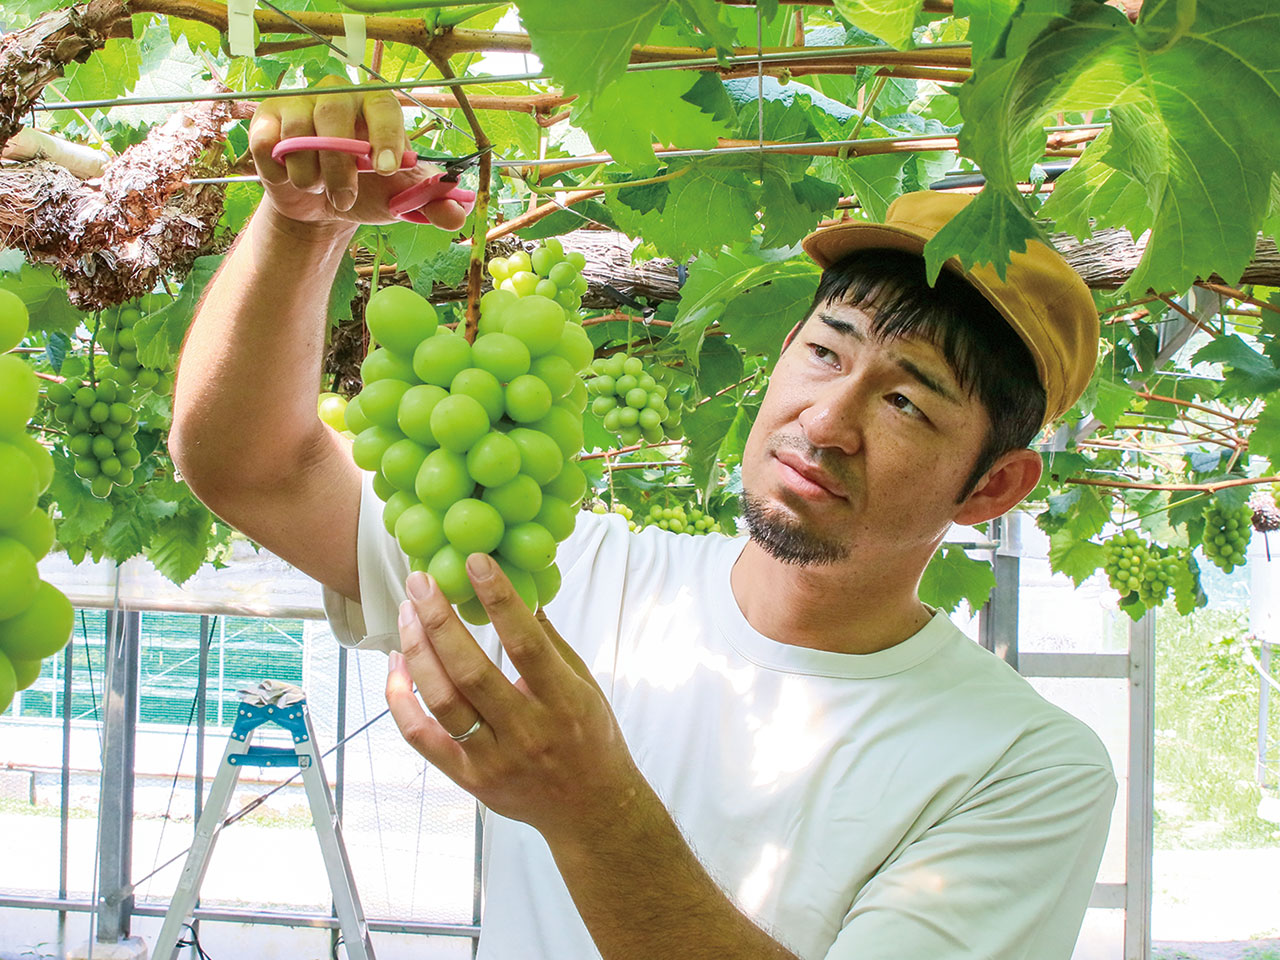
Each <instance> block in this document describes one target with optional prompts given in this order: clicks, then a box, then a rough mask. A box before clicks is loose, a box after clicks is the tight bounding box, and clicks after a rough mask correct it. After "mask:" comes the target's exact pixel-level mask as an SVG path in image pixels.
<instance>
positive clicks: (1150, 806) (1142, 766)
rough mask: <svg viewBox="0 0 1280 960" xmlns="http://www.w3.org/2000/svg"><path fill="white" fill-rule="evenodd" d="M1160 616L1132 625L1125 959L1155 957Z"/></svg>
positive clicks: (1150, 615) (1148, 615)
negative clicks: (1153, 893)
mask: <svg viewBox="0 0 1280 960" xmlns="http://www.w3.org/2000/svg"><path fill="white" fill-rule="evenodd" d="M1155 638H1156V615H1155V611H1154V610H1149V611H1147V613H1146V615H1144V616H1143V618H1142V619H1141V620H1138V621H1135V622H1134V623H1132V624H1130V626H1129V796H1128V816H1127V820H1126V830H1125V833H1126V843H1125V849H1126V854H1125V886H1124V900H1125V904H1124V955H1125V960H1151V885H1152V879H1151V854H1152V848H1153V847H1154V815H1153V814H1154V809H1155V782H1154V780H1155V714H1156V691H1155V674H1156V664H1155V647H1156V643H1155Z"/></svg>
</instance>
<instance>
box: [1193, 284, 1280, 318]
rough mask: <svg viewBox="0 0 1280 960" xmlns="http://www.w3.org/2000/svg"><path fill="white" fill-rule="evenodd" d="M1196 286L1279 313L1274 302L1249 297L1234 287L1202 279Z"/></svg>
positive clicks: (1278, 308)
mask: <svg viewBox="0 0 1280 960" xmlns="http://www.w3.org/2000/svg"><path fill="white" fill-rule="evenodd" d="M1196 286H1197V287H1204V288H1205V289H1206V290H1212V291H1213V292H1214V293H1220V294H1222V295H1223V296H1224V297H1230V298H1231V299H1232V300H1239V301H1240V302H1241V303H1251V304H1253V305H1254V306H1255V307H1259V308H1261V309H1263V310H1270V311H1271V312H1272V313H1280V307H1277V306H1276V305H1275V304H1274V303H1267V301H1265V300H1259V299H1257V298H1256V297H1251V296H1249V294H1247V293H1245V292H1243V291H1241V290H1237V289H1236V288H1235V287H1227V286H1223V285H1222V284H1220V283H1208V282H1207V281H1203V280H1202V281H1201V282H1199V283H1197V284H1196Z"/></svg>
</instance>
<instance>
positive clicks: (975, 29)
mask: <svg viewBox="0 0 1280 960" xmlns="http://www.w3.org/2000/svg"><path fill="white" fill-rule="evenodd" d="M1016 7H1017V3H1016V0H956V4H955V16H956V17H957V18H959V17H968V18H969V33H968V36H967V37H966V39H968V41H969V43H970V44H971V52H970V54H969V55H970V57H971V58H972V60H973V64H974V66H977V65H978V63H980V62H981V61H982V59H983V58H984V57H985V56H986V55H987V54H988V53H990V52H991V49H992V48H993V47H994V46H995V44H996V41H997V40H998V39H999V38H1000V33H1001V31H1002V30H1003V29H1004V25H1005V24H1006V23H1008V22H1009V17H1010V15H1011V14H1012V13H1013V11H1014V9H1015V8H1016ZM1055 189H1056V188H1055Z"/></svg>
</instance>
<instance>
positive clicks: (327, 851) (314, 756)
mask: <svg viewBox="0 0 1280 960" xmlns="http://www.w3.org/2000/svg"><path fill="white" fill-rule="evenodd" d="M264 686H265V684H264ZM281 686H283V685H281ZM288 692H289V693H293V694H294V695H296V696H297V697H298V699H296V700H295V701H294V702H292V703H281V702H279V700H277V701H276V702H274V703H273V702H266V703H261V704H255V703H241V704H240V707H239V710H238V711H237V713H236V719H235V723H234V724H233V725H232V727H231V739H230V740H228V741H227V749H226V752H225V753H224V754H223V755H222V763H221V764H220V765H219V767H218V773H217V775H216V776H215V777H214V779H213V784H212V786H211V787H210V788H209V796H208V799H207V800H206V801H205V807H204V810H203V812H202V813H201V814H200V822H199V824H197V825H196V833H195V840H194V842H193V843H192V844H191V850H190V851H189V852H188V854H187V861H186V863H185V864H184V865H183V867H182V876H181V878H180V879H179V880H178V888H177V889H176V890H175V891H174V894H173V899H172V900H171V901H170V903H169V909H168V911H167V912H166V913H165V917H164V925H163V926H162V927H161V929H160V936H159V938H158V939H157V940H156V946H155V950H154V952H153V954H152V956H153V957H154V958H155V960H174V957H176V955H177V949H178V937H179V935H180V934H181V932H182V928H183V926H184V925H185V924H186V923H187V922H188V921H189V920H190V919H191V915H192V911H193V910H194V909H195V905H196V901H197V899H199V896H200V887H201V884H203V882H204V875H205V871H206V870H207V869H208V866H209V858H210V857H211V856H212V854H213V847H214V844H215V843H216V842H217V839H218V834H219V832H220V831H221V829H222V825H223V821H224V820H225V819H226V816H227V807H228V806H229V805H230V803H231V797H232V794H233V793H234V792H235V788H236V784H237V783H238V782H239V780H240V769H241V767H297V768H299V769H300V770H301V772H302V783H303V785H304V786H305V788H306V793H307V802H308V804H309V805H310V807H311V819H312V820H313V821H314V824H315V831H316V835H317V837H318V838H319V840H320V852H321V854H322V855H323V857H324V866H325V871H326V872H327V873H328V874H329V886H330V887H331V888H332V891H333V903H334V910H335V912H336V913H337V915H338V926H339V928H340V929H341V931H342V939H343V943H344V945H345V946H346V948H347V956H348V957H349V958H350V960H374V953H373V944H372V943H371V942H370V941H369V929H368V925H367V924H366V923H365V918H364V910H363V909H362V908H361V906H360V896H359V894H358V893H357V892H356V884H355V879H354V878H353V877H352V875H351V862H350V860H349V859H348V857H347V848H346V845H345V844H344V843H343V841H342V827H341V824H340V823H339V820H338V813H337V808H336V807H335V806H334V803H333V794H331V793H330V792H329V784H328V782H327V781H326V780H325V777H324V766H323V764H322V763H321V759H320V750H319V748H318V747H317V746H316V737H315V729H314V728H313V727H312V725H311V713H310V711H309V710H308V709H307V701H306V698H305V697H304V696H302V692H301V691H300V690H297V688H296V687H294V688H289V691H288ZM281 699H283V700H286V701H287V700H288V699H289V697H288V696H285V697H283V698H281ZM268 723H273V724H275V725H276V726H278V727H282V728H283V729H284V730H286V731H288V733H289V735H290V737H291V738H292V739H293V743H294V747H293V749H290V748H288V747H265V746H263V747H255V746H251V745H250V741H251V740H252V739H253V732H254V731H255V730H256V729H257V728H259V727H261V726H263V725H264V724H268Z"/></svg>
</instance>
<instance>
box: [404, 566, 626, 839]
mask: <svg viewBox="0 0 1280 960" xmlns="http://www.w3.org/2000/svg"><path fill="white" fill-rule="evenodd" d="M467 572H468V574H469V575H470V578H471V581H472V583H473V584H474V586H475V589H476V595H477V596H478V597H479V599H480V601H481V603H483V604H484V607H485V610H486V611H488V614H489V617H490V619H491V620H492V622H493V626H494V629H495V630H496V631H497V634H498V637H499V639H500V640H501V642H502V646H503V648H504V649H505V650H506V653H507V656H508V657H510V659H511V663H512V665H513V666H514V667H515V668H516V670H517V671H518V672H519V674H520V679H519V680H517V681H516V682H515V683H512V682H511V681H510V680H508V679H507V678H506V677H505V676H504V675H503V673H502V671H501V670H500V669H498V667H497V666H496V665H495V664H494V663H493V661H492V660H490V659H489V657H488V656H487V655H486V654H485V652H484V651H483V650H482V649H481V648H480V646H479V644H477V643H476V641H475V639H474V638H473V637H472V636H471V634H470V632H469V631H468V630H467V628H466V627H465V626H463V624H462V621H461V620H459V619H458V615H457V614H456V613H455V612H454V610H453V607H452V606H450V604H449V601H448V600H447V599H446V598H445V596H444V595H443V594H442V593H441V592H440V588H439V587H438V586H437V585H436V583H435V581H434V580H432V579H431V578H430V577H428V576H427V575H425V574H423V573H417V572H415V573H412V574H410V575H409V579H408V580H407V581H406V586H407V589H408V594H409V598H410V599H408V600H406V601H405V603H404V604H403V605H402V606H401V608H400V646H401V650H402V651H403V655H400V654H396V653H392V654H391V658H390V665H389V671H388V674H387V704H388V705H389V706H390V708H391V714H392V716H393V717H395V721H396V724H397V726H399V728H400V733H401V734H402V735H403V736H404V738H405V740H407V741H408V742H409V743H410V745H412V746H413V748H414V749H415V750H417V751H418V752H419V753H420V754H422V755H423V756H424V757H426V758H427V759H428V760H429V761H431V763H432V764H433V765H435V766H436V767H438V768H439V769H440V770H441V771H443V772H444V773H445V775H446V776H448V777H449V778H450V779H452V780H453V781H454V782H455V783H457V784H458V785H459V786H461V787H462V788H463V789H464V790H466V791H467V792H468V793H471V794H472V795H473V796H475V797H476V799H478V800H479V801H480V802H481V803H483V804H484V805H485V806H487V807H488V808H489V809H491V810H493V811H494V812H495V813H499V814H501V815H502V816H505V817H509V818H511V819H514V820H522V821H524V822H525V823H528V824H529V825H530V826H532V827H534V828H535V829H536V830H538V831H539V832H540V833H541V834H542V835H543V836H544V837H545V838H547V840H548V841H553V840H557V839H564V840H574V839H581V838H585V837H589V836H591V834H592V832H594V831H597V830H601V829H606V828H607V827H608V826H609V825H610V823H613V822H616V820H617V818H619V817H621V816H624V815H625V813H626V811H627V808H628V807H629V806H630V805H631V804H632V803H634V802H637V801H641V802H643V801H642V798H643V797H644V796H645V795H646V794H647V793H649V792H650V791H649V789H648V785H647V784H646V783H645V781H644V778H643V776H642V775H641V773H640V772H639V770H638V769H637V768H636V766H635V763H634V761H633V760H632V758H631V754H630V753H629V752H628V750H627V747H626V743H625V741H624V740H623V737H622V732H621V730H620V729H619V728H618V724H617V721H616V719H615V718H614V715H613V711H612V710H611V709H610V708H609V704H608V702H607V701H606V700H605V696H604V693H603V691H602V690H601V689H600V687H599V685H598V684H597V683H596V682H595V679H594V678H593V677H592V676H591V672H590V671H589V670H588V669H587V666H586V664H585V663H583V662H582V660H581V658H580V657H579V656H578V655H577V654H576V653H575V652H574V651H573V650H572V649H571V648H570V647H569V645H568V644H566V643H565V641H564V639H563V638H562V637H561V636H560V634H559V633H557V632H556V629H555V628H554V627H553V626H552V625H551V623H550V622H549V621H548V620H547V619H546V618H545V616H543V614H542V612H541V611H539V613H538V615H537V616H535V615H534V614H533V613H531V612H530V611H529V609H528V608H527V607H526V606H525V605H524V603H523V601H522V600H521V599H520V597H519V596H518V595H517V594H516V592H515V589H514V588H513V587H512V586H511V582H510V581H509V580H508V579H507V577H506V575H505V574H504V573H503V572H502V571H501V569H500V568H499V567H498V565H497V563H495V562H494V561H493V559H492V558H490V557H488V556H486V555H484V554H473V555H472V556H471V557H470V558H469V559H468V561H467ZM415 685H416V686H417V689H418V695H419V696H421V700H419V697H418V696H415V694H414V689H413V688H414V686H415ZM423 703H425V704H426V707H427V709H428V710H430V715H428V713H427V712H426V710H423ZM477 721H479V726H478V727H477V726H476V723H477ZM473 727H475V730H474V732H472V733H471V734H470V735H469V736H464V735H465V734H467V732H468V731H471V730H472V728H473ZM457 737H462V738H463V739H461V740H458V739H455V738H457Z"/></svg>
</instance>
